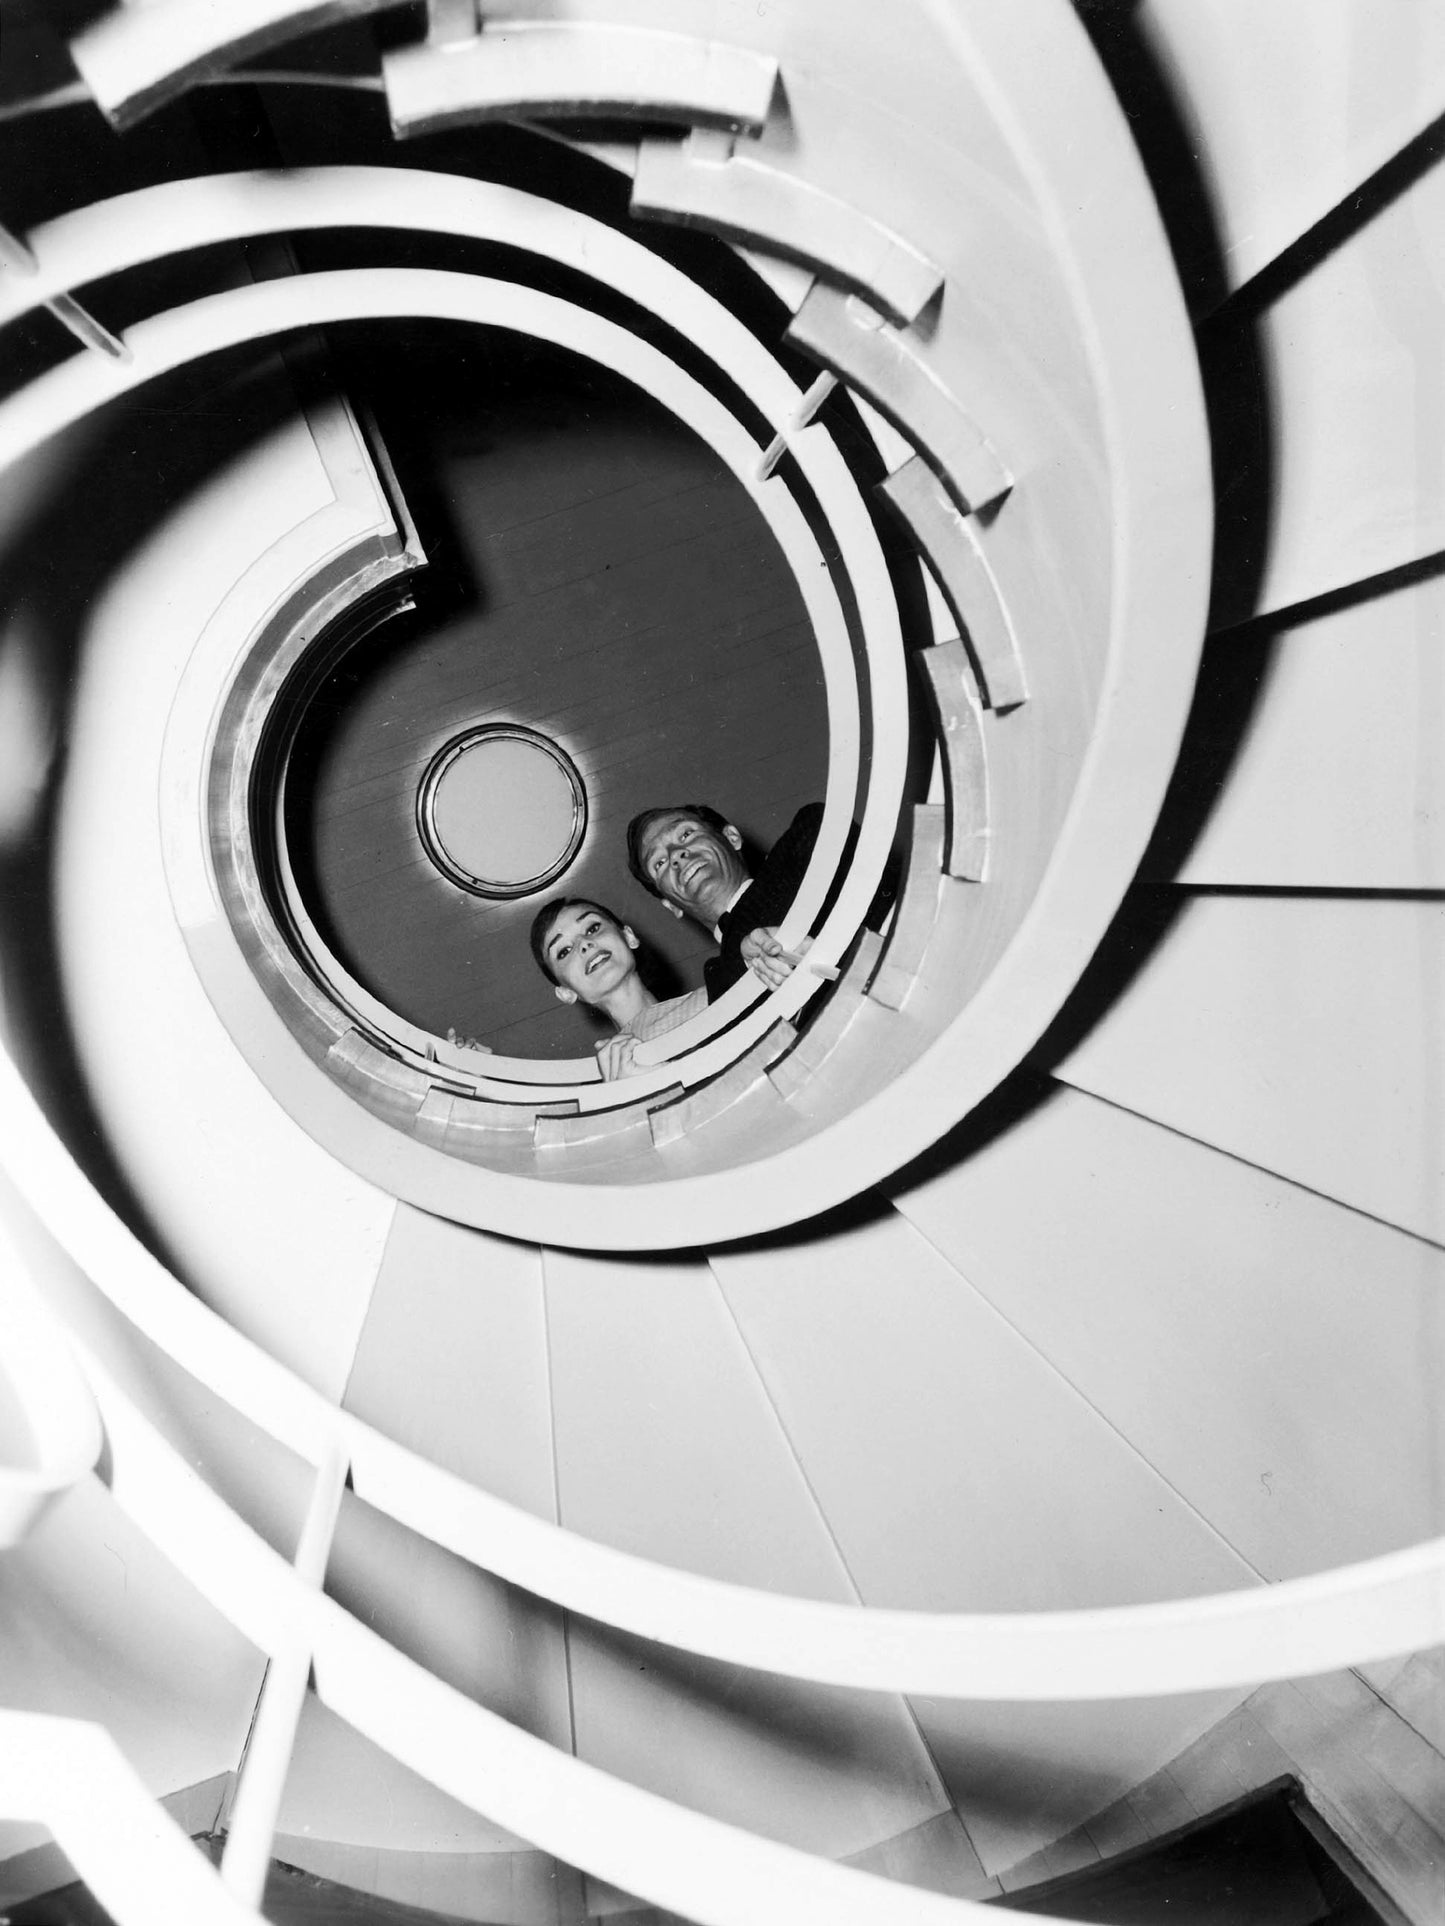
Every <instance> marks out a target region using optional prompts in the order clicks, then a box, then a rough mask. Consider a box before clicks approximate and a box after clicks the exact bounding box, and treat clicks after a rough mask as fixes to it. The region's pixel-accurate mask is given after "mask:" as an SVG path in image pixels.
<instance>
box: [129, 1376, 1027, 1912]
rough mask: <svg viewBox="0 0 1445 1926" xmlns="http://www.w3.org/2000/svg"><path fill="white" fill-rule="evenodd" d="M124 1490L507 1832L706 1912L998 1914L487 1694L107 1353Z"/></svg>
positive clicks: (361, 1721)
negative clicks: (736, 1816) (238, 1490)
mask: <svg viewBox="0 0 1445 1926" xmlns="http://www.w3.org/2000/svg"><path fill="white" fill-rule="evenodd" d="M93 1369H94V1381H95V1387H96V1391H97V1394H98V1396H99V1398H100V1401H101V1404H102V1407H103V1409H104V1412H105V1418H106V1424H107V1428H108V1430H109V1433H110V1436H111V1439H112V1443H113V1448H114V1472H113V1481H112V1492H113V1495H114V1496H115V1498H116V1500H117V1502H118V1503H119V1504H120V1505H121V1507H122V1509H123V1510H125V1511H126V1512H127V1514H128V1515H129V1516H130V1518H131V1519H132V1520H133V1521H134V1522H135V1523H136V1524H137V1525H138V1526H139V1528H140V1529H141V1531H142V1532H144V1533H145V1535H146V1536H147V1537H148V1538H149V1539H150V1540H151V1542H152V1543H153V1544H154V1545H156V1546H157V1547H158V1549H159V1550H160V1551H161V1552H162V1553H163V1554H164V1555H165V1556H166V1557H167V1558H168V1559H170V1561H171V1562H172V1563H173V1564H174V1565H175V1566H176V1567H177V1568H178V1569H179V1570H180V1571H181V1572H182V1573H183V1574H184V1575H185V1576H186V1577H187V1578H188V1579H189V1580H190V1582H191V1583H192V1584H193V1585H194V1586H195V1587H196V1589H197V1590H198V1591H200V1592H201V1593H202V1594H203V1596H205V1597H207V1598H208V1599H209V1600H210V1601H211V1603H212V1604H213V1605H215V1606H216V1608H217V1609H218V1610H219V1611H220V1612H222V1613H223V1614H224V1615H225V1616H226V1617H227V1618H228V1619H230V1621H231V1622H232V1623H233V1624H234V1625H236V1626H237V1627H238V1629H240V1630H241V1631H243V1632H244V1633H245V1634H246V1636H247V1637H248V1638H250V1639H252V1640H253V1641H255V1642H256V1643H259V1644H261V1645H262V1646H263V1647H266V1648H269V1649H273V1650H274V1649H277V1648H278V1647H279V1648H283V1649H284V1648H285V1647H286V1646H287V1645H289V1644H290V1643H291V1642H293V1641H294V1642H300V1643H304V1644H305V1645H306V1646H308V1647H309V1649H310V1650H311V1652H312V1653H313V1654H314V1668H315V1680H316V1692H317V1696H318V1697H319V1698H320V1699H321V1701H322V1703H323V1704H325V1705H327V1706H329V1707H330V1709H331V1710H332V1711H333V1712H336V1713H337V1714H339V1715H340V1717H342V1718H343V1719H345V1720H347V1721H348V1723H349V1724H351V1725H353V1726H355V1728H356V1729H357V1730H358V1731H359V1732H361V1733H362V1734H363V1735H364V1736H365V1737H366V1738H368V1739H370V1740H371V1741H372V1742H373V1743H374V1744H376V1745H379V1746H381V1747H382V1748H383V1749H384V1750H385V1751H387V1752H389V1753H390V1754H391V1755H392V1757H393V1758H396V1759H399V1760H400V1761H401V1762H402V1764H403V1765H406V1766H409V1767H410V1768H411V1770H412V1771H413V1772H416V1773H419V1774H420V1775H421V1776H422V1777H423V1778H425V1779H427V1780H429V1781H430V1782H431V1783H432V1784H433V1785H435V1786H437V1787H439V1788H440V1789H441V1790H442V1791H443V1792H446V1793H448V1794H450V1796H451V1797H452V1798H454V1799H459V1800H460V1801H461V1802H462V1803H463V1804H465V1805H467V1806H470V1807H471V1808H472V1810H473V1811H476V1812H480V1813H483V1814H484V1815H485V1816H486V1817H487V1818H489V1819H491V1820H493V1821H494V1822H495V1823H497V1824H498V1825H501V1826H504V1827H505V1828H506V1829H507V1830H508V1831H509V1832H514V1833H517V1834H519V1835H520V1836H521V1837H522V1838H524V1839H526V1840H528V1841H530V1842H531V1843H532V1844H533V1845H535V1846H538V1847H540V1848H541V1850H543V1851H544V1852H548V1853H551V1854H553V1855H554V1856H555V1857H556V1858H558V1859H560V1860H562V1861H563V1862H564V1863H565V1864H568V1865H573V1866H578V1867H581V1868H582V1869H583V1870H585V1871H587V1872H589V1873H592V1874H594V1875H595V1876H597V1877H599V1878H601V1879H604V1880H607V1881H609V1882H610V1883H611V1884H613V1885H615V1886H619V1887H621V1888H622V1889H623V1890H624V1891H626V1892H631V1893H635V1894H637V1895H638V1896H639V1897H640V1898H643V1899H647V1900H650V1901H651V1902H652V1903H653V1904H654V1905H658V1906H662V1907H666V1908H668V1909H670V1910H672V1911H674V1912H679V1913H682V1914H684V1915H685V1916H686V1917H687V1918H689V1919H693V1920H697V1921H699V1922H700V1923H701V1926H797V1922H798V1921H799V1920H803V1919H827V1920H828V1921H829V1922H830V1926H983V1922H984V1921H985V1920H992V1918H993V1914H992V1913H991V1912H986V1911H985V1909H984V1908H983V1907H982V1906H980V1905H978V1904H976V1903H975V1902H973V1901H972V1900H966V1899H947V1898H943V1897H942V1896H940V1895H939V1894H936V1893H931V1892H925V1891H921V1890H919V1889H917V1888H911V1887H905V1886H900V1885H899V1884H897V1883H896V1882H895V1881H893V1880H890V1879H884V1878H880V1877H879V1876H878V1875H876V1874H873V1873H868V1872H862V1871H857V1870H854V1869H852V1868H849V1867H845V1866H840V1865H835V1864H833V1863H832V1862H830V1861H828V1860H825V1859H819V1858H817V1857H815V1856H814V1855H812V1854H810V1853H806V1852H802V1851H799V1850H798V1849H797V1848H796V1847H793V1846H786V1845H781V1844H778V1843H776V1842H775V1841H773V1840H771V1839H764V1838H761V1837H759V1836H758V1835H756V1834H753V1833H750V1832H746V1831H744V1830H742V1829H741V1828H740V1827H737V1826H733V1825H729V1824H727V1823H726V1822H725V1821H723V1820H720V1819H713V1818H709V1817H706V1816H705V1815H704V1814H702V1813H699V1812H694V1811H691V1810H690V1809H688V1808H686V1807H684V1806H679V1805H675V1804H673V1803H672V1802H671V1801H670V1800H667V1799H663V1798H660V1797H659V1796H658V1795H657V1794H656V1793H652V1792H646V1791H643V1790H642V1789H641V1788H639V1787H636V1786H632V1785H629V1784H627V1783H626V1782H625V1781H623V1780H621V1779H617V1778H615V1777H613V1776H612V1775H611V1774H609V1773H605V1772H602V1771H600V1770H599V1769H598V1768H597V1767H596V1766H592V1765H588V1764H586V1763H585V1762H584V1761H583V1760H581V1759H577V1758H574V1757H572V1756H571V1755H570V1754H568V1753H565V1752H561V1751H559V1750H558V1749H557V1748H556V1747H555V1746H552V1745H550V1744H549V1743H548V1742H547V1741H546V1740H544V1739H539V1738H536V1737H534V1736H533V1734H531V1733H529V1732H524V1731H522V1730H520V1729H519V1728H518V1727H516V1726H514V1725H512V1724H511V1723H509V1722H508V1721H507V1720H506V1719H503V1718H502V1717H501V1716H500V1715H499V1714H497V1713H495V1712H491V1711H489V1710H487V1709H486V1708H485V1707H484V1706H481V1705H478V1704H477V1703H476V1702H475V1701H474V1700H472V1699H469V1698H467V1697H466V1696H465V1695H464V1694H463V1693H461V1692H459V1691H458V1690H457V1689H456V1688H455V1687H453V1686H450V1685H447V1684H446V1683H444V1681H443V1680H441V1679H439V1678H437V1677H436V1676H435V1675H434V1674H432V1673H430V1672H428V1671H427V1670H426V1669H425V1668H424V1667H423V1666H421V1665H419V1664H418V1663H417V1662H416V1661H415V1660H413V1659H410V1658H408V1657H406V1655H405V1654H403V1653H402V1652H400V1651H398V1650H397V1649H396V1648H395V1647H394V1646H392V1645H389V1644H388V1643H387V1642H386V1641H385V1640H384V1639H382V1638H381V1637H380V1636H379V1635H378V1634H377V1633H376V1632H374V1631H372V1630H371V1629H370V1628H369V1627H368V1626H366V1625H363V1624H362V1623H361V1621H360V1620H359V1619H357V1618H354V1617H353V1616H352V1615H351V1614H350V1613H349V1612H347V1611H346V1610H345V1609H344V1608H343V1607H342V1606H340V1605H339V1604H337V1603H336V1601H335V1600H334V1599H330V1598H328V1597H326V1596H325V1595H324V1593H321V1592H319V1591H317V1590H315V1589H314V1588H312V1587H310V1586H308V1585H306V1584H305V1583H303V1582H302V1581H301V1580H299V1579H298V1578H297V1575H296V1573H295V1572H294V1570H293V1569H292V1567H291V1566H290V1565H288V1564H287V1562H286V1560H285V1559H284V1558H283V1557H282V1556H281V1555H280V1554H279V1553H278V1552H276V1551H274V1550H273V1549H272V1548H271V1546H269V1545H268V1544H267V1543H266V1542H265V1541H264V1539H262V1538H261V1537H260V1535H259V1534H258V1533H256V1532H255V1531H253V1530H252V1529H251V1527H250V1526H249V1525H247V1524H246V1523H245V1522H244V1521H243V1520H242V1519H241V1518H240V1517H238V1516H237V1515H236V1513H234V1512H233V1511H231V1510H230V1509H229V1508H228V1507H227V1505H226V1504H225V1503H224V1502H223V1501H222V1500H221V1499H220V1498H219V1497H218V1496H217V1495H216V1494H215V1493H214V1492H213V1491H211V1490H210V1488H209V1487H208V1486H206V1485H205V1484H204V1483H203V1482H202V1481H201V1479H200V1478H199V1477H198V1476H197V1474H196V1473H195V1472H194V1471H193V1470H192V1469H191V1467H190V1466H189V1465H188V1464H187V1463H186V1462H185V1460H184V1459H183V1458H182V1457H181V1455H180V1453H179V1452H177V1451H176V1450H174V1448H173V1447H172V1446H171V1445H170V1444H168V1443H167V1442H166V1441H165V1440H164V1439H163V1438H162V1437H161V1436H160V1434H159V1433H158V1432H157V1431H156V1430H155V1429H154V1428H153V1427H152V1426H151V1425H150V1424H149V1423H148V1422H147V1421H146V1420H145V1419H144V1418H143V1417H142V1416H141V1414H140V1412H139V1411H138V1410H137V1409H136V1407H135V1406H134V1405H133V1404H132V1403H131V1402H130V1400H129V1399H128V1398H127V1397H126V1396H125V1394H124V1393H123V1392H122V1391H121V1390H120V1389H119V1387H118V1386H117V1385H115V1384H114V1383H113V1382H112V1381H111V1380H110V1378H109V1377H108V1375H107V1374H106V1373H105V1372H104V1370H103V1369H102V1368H101V1367H99V1366H93Z"/></svg>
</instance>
